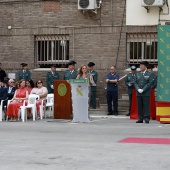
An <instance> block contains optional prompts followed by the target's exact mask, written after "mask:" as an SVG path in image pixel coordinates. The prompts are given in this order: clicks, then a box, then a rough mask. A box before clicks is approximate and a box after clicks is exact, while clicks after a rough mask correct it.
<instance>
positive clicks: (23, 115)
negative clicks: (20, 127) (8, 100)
mask: <svg viewBox="0 0 170 170" xmlns="http://www.w3.org/2000/svg"><path fill="white" fill-rule="evenodd" d="M21 119H22V122H24V121H25V108H24V107H23V106H21Z"/></svg>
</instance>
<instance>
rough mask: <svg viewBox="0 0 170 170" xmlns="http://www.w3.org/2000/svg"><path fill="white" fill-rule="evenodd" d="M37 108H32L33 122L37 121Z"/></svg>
mask: <svg viewBox="0 0 170 170" xmlns="http://www.w3.org/2000/svg"><path fill="white" fill-rule="evenodd" d="M35 112H36V111H35V108H32V115H33V121H35Z"/></svg>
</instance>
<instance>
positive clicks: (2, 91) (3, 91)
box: [0, 82, 7, 104]
mask: <svg viewBox="0 0 170 170" xmlns="http://www.w3.org/2000/svg"><path fill="white" fill-rule="evenodd" d="M6 98H7V88H5V87H4V83H3V82H0V104H1V100H5V99H6Z"/></svg>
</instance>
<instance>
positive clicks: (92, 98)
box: [88, 62, 98, 109]
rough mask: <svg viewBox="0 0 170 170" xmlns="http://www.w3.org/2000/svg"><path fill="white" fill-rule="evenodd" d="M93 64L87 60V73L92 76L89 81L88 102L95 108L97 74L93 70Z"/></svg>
mask: <svg viewBox="0 0 170 170" xmlns="http://www.w3.org/2000/svg"><path fill="white" fill-rule="evenodd" d="M94 66H95V64H94V63H93V62H89V63H88V70H89V74H90V75H92V77H93V81H94V82H93V83H92V82H91V83H90V87H91V89H90V92H91V93H90V94H91V95H90V103H91V105H92V107H93V109H96V84H97V79H98V74H97V72H96V71H94Z"/></svg>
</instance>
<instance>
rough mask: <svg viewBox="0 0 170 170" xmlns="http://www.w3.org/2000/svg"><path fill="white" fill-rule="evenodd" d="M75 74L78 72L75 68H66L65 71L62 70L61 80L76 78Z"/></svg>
mask: <svg viewBox="0 0 170 170" xmlns="http://www.w3.org/2000/svg"><path fill="white" fill-rule="evenodd" d="M77 74H78V73H77V71H76V70H73V71H70V70H66V71H65V72H64V76H63V80H70V79H76V77H77Z"/></svg>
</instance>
